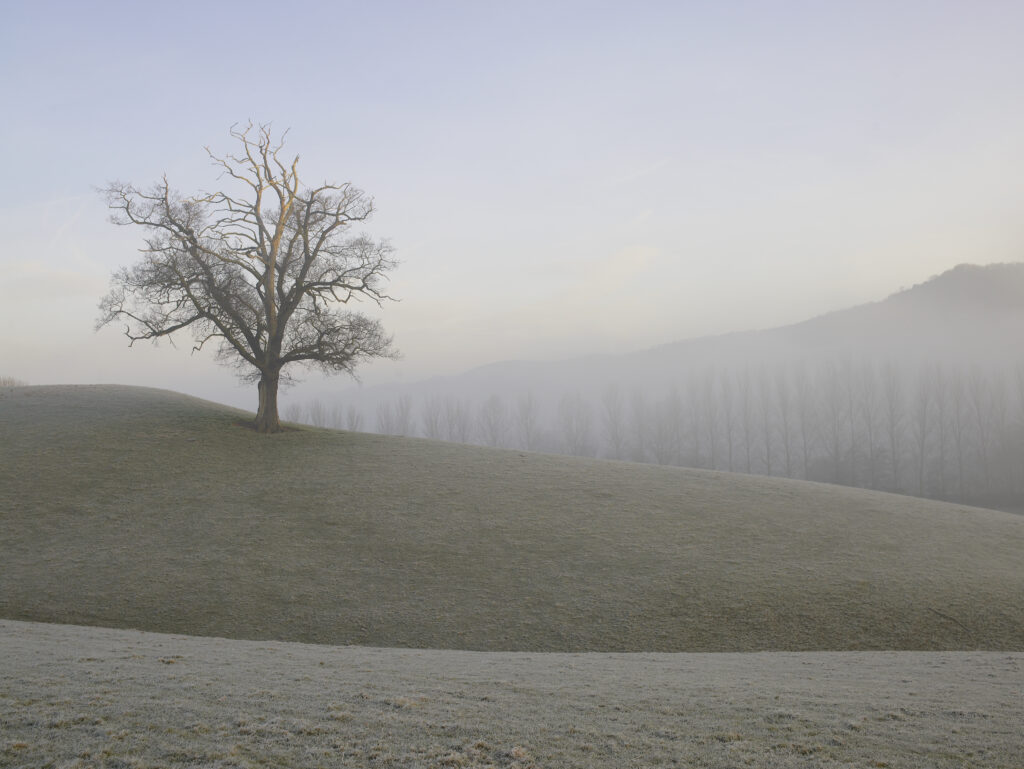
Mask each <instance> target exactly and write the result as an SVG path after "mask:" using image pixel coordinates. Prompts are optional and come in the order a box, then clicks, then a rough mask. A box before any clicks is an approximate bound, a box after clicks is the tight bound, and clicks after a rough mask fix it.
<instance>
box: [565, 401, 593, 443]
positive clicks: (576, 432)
mask: <svg viewBox="0 0 1024 769" xmlns="http://www.w3.org/2000/svg"><path fill="white" fill-rule="evenodd" d="M592 416H593V415H592V412H591V409H590V404H589V403H588V402H587V401H586V399H585V398H584V397H583V396H582V395H580V393H578V392H576V393H572V394H571V395H570V394H569V393H566V394H565V395H563V396H562V399H561V400H560V401H559V403H558V422H559V426H560V427H561V431H562V440H563V441H564V446H565V450H566V452H568V453H569V454H572V455H573V456H577V457H585V456H593V451H594V449H593V440H592V436H591V432H592V431H591V422H592Z"/></svg>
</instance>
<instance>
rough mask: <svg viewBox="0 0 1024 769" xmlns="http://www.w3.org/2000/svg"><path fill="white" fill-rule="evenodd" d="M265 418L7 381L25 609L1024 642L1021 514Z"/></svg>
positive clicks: (186, 627)
mask: <svg viewBox="0 0 1024 769" xmlns="http://www.w3.org/2000/svg"><path fill="white" fill-rule="evenodd" d="M240 416H241V412H237V411H234V410H232V409H228V408H226V407H222V406H219V405H216V404H212V403H208V402H203V401H198V400H196V399H193V398H189V397H186V396H181V395H176V394H173V393H168V392H164V391H157V390H149V389H142V388H130V387H115V386H104V387H98V386H97V387H24V388H12V389H0V425H2V440H0V526H2V531H3V537H0V563H2V564H3V568H2V569H0V616H3V617H7V618H12V619H23V620H41V621H46V622H65V623H80V624H90V625H104V626H111V627H122V628H139V629H147V630H155V631H164V632H173V633H188V634H192V635H204V636H223V637H231V638H248V639H279V640H293V641H308V642H316V643H326V644H361V645H370V646H390V647H418V648H448V649H478V650H531V651H727V650H731V651H752V650H773V649H774V650H823V649H1016V650H1021V649H1024V604H1022V603H1021V601H1020V596H1021V595H1022V594H1024V569H1021V567H1020V564H1021V554H1022V553H1024V518H1022V517H1018V516H1013V515H1009V514H1003V513H998V512H994V511H984V510H977V509H971V508H962V507H956V506H953V505H947V504H941V503H934V502H929V501H925V500H919V499H912V498H906V497H898V496H892V495H886V494H880V493H874V492H866V491H861V490H856V489H848V488H841V487H832V486H825V485H818V484H808V483H800V482H796V481H789V480H782V479H771V478H757V477H751V476H740V475H729V474H726V473H714V472H706V471H693V470H683V469H678V468H662V467H654V466H646V465H633V464H626V463H616V462H605V461H598V460H584V459H575V458H569V457H557V456H545V455H538V454H527V453H521V452H515V451H500V450H489V449H482V448H476V447H469V446H460V445H455V444H446V443H440V442H434V441H428V440H423V439H404V438H395V437H385V436H375V435H365V434H356V433H346V432H337V431H327V430H316V429H313V428H309V429H302V430H295V431H290V432H287V433H283V434H280V435H275V436H261V435H256V434H254V433H253V432H252V431H250V430H245V429H243V428H241V427H238V426H237V425H236V424H235V422H236V421H237V420H238V419H239V418H240ZM162 667H166V668H167V669H168V670H171V671H173V670H175V669H176V668H177V667H178V664H168V665H166V666H162ZM723 733H728V730H724V731H723Z"/></svg>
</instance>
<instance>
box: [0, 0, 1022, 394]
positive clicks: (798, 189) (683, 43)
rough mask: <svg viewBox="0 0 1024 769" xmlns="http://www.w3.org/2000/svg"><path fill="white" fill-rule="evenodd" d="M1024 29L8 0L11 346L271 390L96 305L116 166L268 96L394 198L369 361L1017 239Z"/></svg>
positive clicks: (220, 122)
mask: <svg viewBox="0 0 1024 769" xmlns="http://www.w3.org/2000/svg"><path fill="white" fill-rule="evenodd" d="M1022 40H1024V3H1020V2H964V1H963V0H959V1H958V2H935V1H934V0H928V1H927V2H923V1H922V2H916V1H915V2H892V1H891V0H890V1H887V2H849V3H844V2H810V1H808V2H782V1H780V2H634V3H629V4H626V3H622V2H616V3H597V2H591V3H584V2H537V3H532V2H512V3H510V2H484V1H482V0H481V1H478V2H470V1H467V2H427V1H426V0H424V1H423V2H365V1H364V2H359V3H349V2H321V3H315V2H309V3H302V2H296V3H290V4H284V3H273V4H270V3H261V2H223V3H221V2H204V3H191V2H185V3H164V4H154V3H140V2H97V3H81V2H63V3H62V2H45V1H43V2H39V1H35V2H20V1H19V0H0V68H2V74H3V76H2V78H0V98H2V104H3V105H4V113H5V115H4V118H3V120H0V161H2V171H0V233H2V235H3V242H4V248H3V249H2V250H0V275H2V277H0V328H2V329H3V332H2V334H0V375H7V376H15V377H18V378H21V379H24V380H27V381H29V382H31V383H34V384H46V383H58V382H60V383H63V382H74V383H93V382H118V383H125V384H145V385H150V386H160V387H168V388H170V389H175V390H179V391H183V392H189V393H193V394H196V395H200V396H203V397H208V398H212V399H214V400H220V401H223V402H230V403H233V404H235V405H240V406H246V407H249V408H255V400H256V393H255V387H253V386H251V385H246V386H238V385H237V384H236V379H235V375H234V372H233V371H232V370H230V369H226V368H223V367H220V366H217V365H216V364H215V363H213V362H212V361H210V360H209V359H207V358H205V357H200V356H190V354H189V352H188V351H189V349H190V347H191V340H190V338H189V337H187V336H182V337H181V338H180V340H179V342H178V348H177V349H174V348H171V347H170V346H168V345H166V344H163V345H161V346H160V347H159V348H156V349H152V348H151V347H150V346H145V347H140V346H138V345H137V346H136V347H135V348H134V349H130V350H129V349H128V347H127V341H126V340H125V338H124V337H123V336H121V335H120V333H119V331H118V330H116V329H113V328H108V329H105V330H103V331H101V332H99V333H96V332H94V331H93V326H94V322H95V319H96V316H97V303H98V301H99V299H100V298H101V296H102V295H103V294H104V293H106V291H107V286H108V282H109V276H110V274H111V272H112V271H113V270H114V269H116V268H117V267H119V266H122V265H128V264H131V263H133V262H134V261H135V260H136V259H137V258H138V254H137V251H136V249H137V248H139V247H140V246H141V245H142V234H143V233H142V232H141V231H138V230H135V231H133V230H131V229H126V228H116V227H114V226H113V225H111V224H109V223H108V222H107V211H106V209H105V206H104V204H103V202H102V200H101V199H100V197H99V195H98V194H97V193H96V192H95V191H94V188H95V187H98V186H102V185H103V184H105V183H106V182H109V181H112V180H122V181H130V182H134V183H136V184H138V185H142V186H145V185H148V184H150V183H151V182H153V181H155V180H157V179H158V178H159V177H160V175H161V174H163V173H166V174H167V175H168V178H169V180H170V182H171V184H172V186H174V187H176V188H178V189H179V190H181V191H182V192H184V193H186V194H191V193H194V192H197V191H199V190H201V189H207V190H208V189H215V188H216V186H217V182H218V180H217V173H216V171H215V169H214V168H213V167H212V166H211V165H210V163H209V160H208V158H207V156H206V154H205V152H204V149H203V148H204V146H207V145H209V146H210V147H211V149H213V150H214V151H217V152H227V151H230V150H232V149H233V146H232V140H231V139H230V137H229V136H228V129H229V127H230V126H231V125H232V124H233V123H236V122H239V121H241V122H245V121H247V120H249V119H250V118H251V119H254V120H256V121H257V122H272V123H273V125H274V127H275V128H276V129H281V130H283V129H284V128H288V127H290V129H291V131H290V133H289V138H288V144H287V145H286V146H287V149H288V150H289V152H292V153H298V154H300V155H301V157H302V160H301V162H300V174H301V175H303V176H304V178H306V179H307V180H308V181H310V182H311V183H313V182H319V181H323V180H325V179H326V180H329V181H336V182H352V183H354V184H355V185H356V186H358V187H361V188H362V189H364V190H366V191H367V192H369V193H370V194H371V195H373V197H374V198H375V200H376V204H377V209H378V212H377V214H376V216H375V218H374V220H373V221H372V222H371V224H370V226H369V227H368V231H369V232H370V233H371V234H373V235H375V236H379V237H387V238H389V239H390V240H391V241H392V243H393V245H394V246H395V249H396V255H397V257H398V258H399V260H400V261H401V265H400V266H399V267H398V269H397V270H396V271H395V272H394V273H393V281H392V286H391V290H392V293H393V294H394V295H395V296H397V297H399V298H401V300H402V301H401V303H396V304H390V305H387V306H385V308H384V310H383V311H382V313H381V317H382V319H383V321H384V323H385V326H386V327H387V328H388V330H389V331H390V332H392V333H393V334H394V336H395V340H396V344H397V346H398V347H399V348H400V349H401V351H402V352H403V354H404V357H403V359H402V360H401V361H400V362H397V363H379V364H374V365H372V366H367V367H365V368H364V370H363V377H364V380H365V381H366V382H367V383H384V382H389V381H394V380H402V381H411V380H415V379H418V378H421V377H426V376H431V375H437V374H455V373H459V372H461V371H463V370H465V369H467V368H471V367H473V366H477V365H482V364H486V363H490V362H494V361H500V360H506V359H522V358H529V359H552V358H560V357H568V356H573V355H581V354H590V353H603V352H626V351H630V350H637V349H642V348H645V347H650V346H653V345H657V344H663V343H666V342H670V341H674V340H678V339H684V338H688V337H693V336H699V335H704V334H708V333H722V332H727V331H734V330H743V329H748V328H767V327H771V326H775V325H780V324H783V323H788V322H795V321H799V320H803V319H805V318H808V317H811V316H813V315H816V314H820V313H822V312H826V311H829V310H833V309H840V308H843V307H847V306H851V305H854V304H859V303H861V302H865V301H873V300H877V299H881V298H883V297H884V296H886V295H887V294H889V293H892V292H893V291H895V290H897V289H899V288H900V287H901V286H909V285H912V284H914V283H919V282H921V281H923V280H925V279H927V278H928V277H930V276H932V275H934V274H937V273H940V272H943V271H945V270H947V269H949V268H951V267H953V266H955V265H956V264H959V263H961V262H974V263H980V264H985V263H990V262H1000V261H1018V260H1021V259H1024V215H1022V214H1024V45H1022V43H1021V41H1022ZM310 378H311V379H314V380H315V379H317V378H316V377H310ZM330 386H331V387H333V388H335V389H337V390H342V389H343V388H346V387H349V386H351V380H348V379H346V378H341V377H339V378H336V379H332V380H330Z"/></svg>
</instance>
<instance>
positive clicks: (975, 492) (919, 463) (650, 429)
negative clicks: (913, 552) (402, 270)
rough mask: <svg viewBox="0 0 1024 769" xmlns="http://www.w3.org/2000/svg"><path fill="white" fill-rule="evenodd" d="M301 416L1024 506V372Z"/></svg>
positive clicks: (792, 380)
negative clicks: (366, 413) (369, 413)
mask: <svg viewBox="0 0 1024 769" xmlns="http://www.w3.org/2000/svg"><path fill="white" fill-rule="evenodd" d="M285 415H286V417H287V418H289V419H291V420H292V421H300V422H306V423H308V424H313V425H317V426H323V427H336V428H340V429H348V430H370V431H376V432H378V433H383V434H391V435H407V436H423V437H427V438H434V439H439V440H447V441H455V442H459V443H475V444H479V445H484V446H494V447H503V448H515V449H523V450H527V451H547V452H555V453H564V454H571V455H575V456H588V457H604V458H608V459H619V460H628V461H633V462H648V463H656V464H661V465H676V466H682V467H694V468H706V469H712V470H725V471H730V472H741V473H756V474H760V475H774V476H782V477H787V478H797V479H804V480H811V481H822V482H827V483H838V484H843V485H847V486H856V487H862V488H868V489H878V490H882V491H892V492H897V493H903V494H912V495H916V496H923V497H932V498H936V499H945V500H952V501H960V502H965V503H970V504H979V505H987V506H991V507H999V508H1005V509H1024V472H1022V471H1024V367H1018V368H1017V369H1016V370H1014V371H1007V372H996V371H988V370H982V369H978V368H968V367H965V366H956V365H950V364H938V363H936V364H930V365H923V366H920V367H915V368H913V369H910V368H907V367H901V366H899V365H896V364H893V363H871V362H861V363H853V362H849V361H847V362H828V363H820V364H814V365H809V364H806V365H796V364H794V365H788V366H778V367H774V368H773V367H767V366H765V367H757V368H735V369H726V368H722V369H718V368H707V369H704V370H700V371H695V372H693V373H691V374H690V375H689V376H688V377H687V378H686V379H685V380H683V381H677V382H673V383H671V384H669V385H668V386H666V387H665V388H664V389H663V390H662V391H661V392H660V393H654V394H652V392H651V391H647V392H644V391H641V390H640V389H637V388H631V389H628V390H627V389H623V388H621V387H618V386H615V385H611V386H608V387H607V388H605V389H604V390H603V391H602V392H601V393H600V394H599V395H596V396H595V395H590V396H588V395H584V394H582V393H579V392H567V393H564V394H562V395H561V396H560V397H558V398H557V399H555V400H550V399H549V400H544V401H543V402H542V401H541V400H540V399H538V398H537V397H535V396H534V394H532V393H529V392H527V393H523V394H521V395H519V396H517V397H515V398H504V397H501V396H498V395H490V396H489V397H486V398H484V399H483V400H476V401H474V400H470V399H466V398H456V397H443V396H429V397H425V398H422V399H419V400H414V398H413V397H412V396H410V395H403V396H400V397H397V398H396V399H394V400H391V401H383V402H380V403H378V404H377V405H376V407H375V413H374V414H372V415H365V414H363V413H362V412H360V411H359V410H357V409H356V408H354V407H348V408H344V409H342V408H332V409H328V408H327V407H325V406H324V405H323V404H322V403H321V402H319V401H314V402H312V403H309V404H306V405H305V406H299V405H294V406H292V407H291V408H290V409H286V411H285Z"/></svg>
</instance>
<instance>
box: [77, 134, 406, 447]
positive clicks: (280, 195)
mask: <svg viewBox="0 0 1024 769" xmlns="http://www.w3.org/2000/svg"><path fill="white" fill-rule="evenodd" d="M286 133H287V132H286ZM231 135H232V137H234V138H235V139H236V140H237V141H238V143H239V144H240V145H241V146H240V148H239V150H238V151H237V152H236V153H235V154H228V155H222V156H221V155H215V154H214V153H213V152H211V151H210V150H209V149H207V153H208V154H209V156H210V158H211V159H212V160H213V162H214V163H215V165H216V166H218V167H219V168H220V169H221V171H222V178H225V179H226V180H227V181H228V182H229V183H230V186H231V187H232V188H233V191H230V192H229V191H219V192H213V193H200V194H198V195H195V196H192V197H184V196H182V195H181V194H180V193H178V192H176V191H174V190H172V188H171V187H170V184H169V183H168V180H167V177H166V176H164V177H163V179H162V180H161V181H159V182H157V183H156V184H155V185H153V186H152V187H150V188H148V189H146V190H142V189H139V188H137V187H135V186H133V185H131V184H125V183H121V182H114V183H111V184H109V185H108V186H107V187H106V188H105V190H104V192H105V194H106V197H107V203H108V206H109V208H110V209H111V210H112V211H113V214H112V216H111V221H113V222H114V223H115V224H119V225H125V226H128V225H137V226H140V227H142V228H144V230H145V232H146V235H145V246H144V247H143V248H142V249H141V253H142V254H143V256H142V259H141V260H140V261H139V262H137V263H136V264H134V265H133V266H131V267H126V268H122V269H120V270H118V271H117V272H116V273H115V274H114V276H113V278H112V283H111V290H110V292H109V293H108V294H107V295H106V297H104V298H103V300H102V301H101V303H100V311H101V314H100V318H99V320H98V323H97V327H101V326H104V325H106V324H108V323H112V322H115V321H122V322H124V323H125V334H126V335H127V336H128V338H129V339H130V340H131V344H134V342H136V341H138V340H140V339H142V340H154V341H155V340H157V339H159V338H161V337H170V336H172V335H174V334H175V333H177V332H179V331H183V330H185V329H188V330H190V331H191V332H192V334H193V336H194V339H195V346H194V348H193V349H194V350H200V349H202V348H203V347H204V346H205V345H206V344H207V343H209V342H211V341H215V342H216V343H217V344H218V348H217V355H218V358H219V359H220V360H221V361H222V362H225V363H229V364H232V365H236V366H238V367H239V368H240V370H241V375H242V376H243V377H244V378H246V379H247V380H250V381H256V382H258V389H259V408H258V411H257V415H256V421H255V426H256V429H257V430H259V431H260V432H277V431H279V430H280V429H281V425H280V421H279V417H278V409H277V393H278V386H279V383H280V382H281V380H282V379H285V380H286V381H287V379H288V377H289V374H288V373H287V372H285V371H284V369H285V368H286V367H289V368H294V367H296V366H307V367H315V368H319V369H321V370H323V371H325V372H347V373H349V374H354V372H355V369H356V367H357V366H358V364H359V363H361V362H363V361H365V360H367V359H371V358H378V357H394V355H395V352H394V350H393V347H392V340H391V337H390V336H388V335H387V334H386V333H385V332H384V329H383V327H382V325H381V324H380V322H379V321H378V320H376V319H374V318H370V317H368V316H366V315H364V314H362V313H359V312H356V311H354V310H350V309H347V305H349V303H350V302H352V301H353V300H359V299H366V300H370V301H372V302H374V303H375V304H377V305H380V304H382V303H383V302H384V300H387V299H391V298H392V297H390V296H388V294H387V292H386V290H385V283H386V279H387V274H388V272H389V270H391V269H392V268H393V267H394V266H395V265H396V262H395V261H394V259H393V258H392V254H393V249H392V247H391V245H390V244H389V243H388V242H387V241H386V240H374V239H372V238H370V237H369V236H367V235H365V234H361V233H353V232H352V228H353V226H354V225H357V224H358V223H361V222H365V221H367V220H368V219H369V218H370V216H371V214H372V213H373V210H374V204H373V199H372V198H370V197H369V196H368V195H367V194H366V193H365V192H363V191H362V190H361V189H358V188H356V187H354V186H352V185H351V184H349V183H344V184H333V183H327V182H325V183H323V184H320V185H319V186H314V187H309V186H305V185H303V184H301V183H300V181H299V174H298V165H299V158H298V156H297V155H296V156H295V157H294V158H293V159H292V160H291V161H290V162H289V161H287V160H285V159H283V158H282V154H283V153H282V149H283V146H284V136H282V137H281V139H279V140H275V139H274V138H273V137H272V135H271V129H270V126H267V125H258V126H257V125H253V124H251V123H250V124H249V125H247V126H245V127H244V128H237V127H236V128H232V129H231ZM234 188H237V191H235V190H234Z"/></svg>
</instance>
